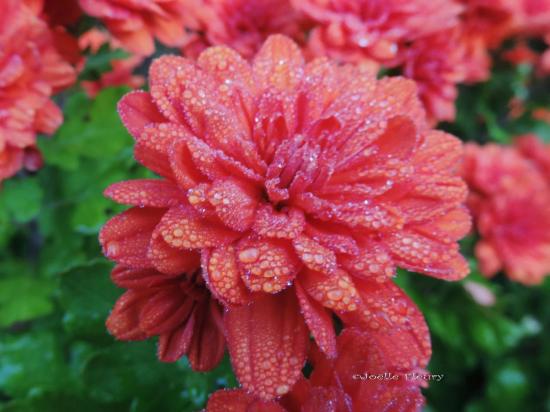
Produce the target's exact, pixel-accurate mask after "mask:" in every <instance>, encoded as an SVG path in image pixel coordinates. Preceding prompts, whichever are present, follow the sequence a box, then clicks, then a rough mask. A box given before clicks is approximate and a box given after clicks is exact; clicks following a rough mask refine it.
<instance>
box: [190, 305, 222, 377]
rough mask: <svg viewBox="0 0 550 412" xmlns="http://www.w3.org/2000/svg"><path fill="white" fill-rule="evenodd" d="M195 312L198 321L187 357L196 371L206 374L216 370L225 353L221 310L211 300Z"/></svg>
mask: <svg viewBox="0 0 550 412" xmlns="http://www.w3.org/2000/svg"><path fill="white" fill-rule="evenodd" d="M195 311H196V316H197V319H196V321H195V322H196V324H195V330H194V332H193V337H192V339H191V346H190V347H189V352H188V353H187V357H188V358H189V363H190V364H191V368H192V369H193V370H194V371H197V372H205V371H209V370H211V369H213V368H215V367H216V366H217V365H218V363H220V362H221V360H222V358H223V355H224V353H225V337H224V334H223V321H222V316H221V308H220V306H219V305H218V304H217V303H216V302H215V301H214V300H213V299H209V300H207V301H203V302H202V303H201V304H200V306H198V307H197V308H196V309H195Z"/></svg>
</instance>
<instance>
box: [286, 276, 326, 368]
mask: <svg viewBox="0 0 550 412" xmlns="http://www.w3.org/2000/svg"><path fill="white" fill-rule="evenodd" d="M294 286H295V288H296V296H297V297H298V302H299V303H300V310H301V312H302V314H303V315H304V319H305V321H306V324H307V326H308V328H309V330H310V332H311V334H312V335H313V338H314V339H315V342H316V343H317V345H318V346H319V348H320V349H321V351H323V353H324V354H325V355H326V356H327V357H328V358H335V357H336V333H335V331H334V325H333V323H332V317H331V314H330V313H329V312H327V310H326V309H325V308H324V307H322V306H321V305H320V304H319V303H317V302H316V301H314V300H311V298H310V297H309V296H308V295H307V293H306V292H305V291H304V289H303V288H302V286H300V283H299V282H296V283H295V284H294Z"/></svg>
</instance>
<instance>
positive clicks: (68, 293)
mask: <svg viewBox="0 0 550 412" xmlns="http://www.w3.org/2000/svg"><path fill="white" fill-rule="evenodd" d="M110 268H111V266H110V265H109V264H106V263H97V264H91V265H89V266H84V267H81V268H77V269H75V270H72V271H70V272H68V273H66V274H64V275H63V278H62V280H61V288H60V303H61V306H62V307H63V309H64V312H65V313H64V315H63V325H64V327H65V329H66V330H67V332H68V333H69V334H71V335H76V336H79V337H88V338H90V337H103V338H107V339H110V338H109V337H108V336H107V332H106V329H105V319H106V318H107V316H108V314H109V311H110V310H111V308H112V307H113V305H114V303H115V301H116V299H117V297H118V296H119V295H120V294H121V292H122V291H120V290H119V289H117V288H116V287H115V286H114V285H113V284H112V282H111V280H110V278H109V273H110Z"/></svg>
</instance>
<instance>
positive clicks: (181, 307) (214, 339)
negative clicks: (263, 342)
mask: <svg viewBox="0 0 550 412" xmlns="http://www.w3.org/2000/svg"><path fill="white" fill-rule="evenodd" d="M189 264H190V265H189V269H188V270H187V271H186V273H182V274H181V275H175V276H174V275H167V274H163V273H160V272H158V271H156V270H155V269H152V268H147V269H146V268H144V269H131V268H129V267H125V266H117V267H115V269H114V270H113V272H112V275H111V277H112V279H113V282H114V283H115V284H116V285H117V286H120V287H121V288H126V289H128V290H127V291H126V292H125V293H124V294H123V295H122V296H121V297H120V298H119V299H118V301H117V303H116V305H115V307H114V309H113V311H112V312H111V314H110V315H109V318H108V319H107V328H108V329H109V332H110V333H111V334H113V335H114V336H115V337H116V338H117V339H121V340H143V339H147V338H149V337H151V336H159V342H158V357H159V359H160V360H162V361H164V362H175V361H176V360H178V359H179V358H181V357H182V356H184V355H186V356H187V357H188V359H189V363H190V364H191V367H192V368H193V369H194V370H196V371H207V370H210V369H212V368H214V367H215V366H216V365H217V364H218V363H219V362H220V360H221V359H222V357H223V354H224V351H225V339H224V336H223V330H222V310H221V306H220V305H219V304H218V303H217V302H216V301H215V300H214V299H213V298H212V297H211V295H210V292H209V291H208V289H207V288H206V286H205V285H204V280H203V278H202V276H201V274H200V265H199V259H198V256H197V259H196V261H195V263H194V264H193V262H192V261H191V260H190V261H189Z"/></svg>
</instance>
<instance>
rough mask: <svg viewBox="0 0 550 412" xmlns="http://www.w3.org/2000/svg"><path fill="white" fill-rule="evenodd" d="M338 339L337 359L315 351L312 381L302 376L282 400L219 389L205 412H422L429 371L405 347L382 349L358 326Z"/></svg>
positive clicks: (311, 357) (312, 362) (386, 347)
mask: <svg viewBox="0 0 550 412" xmlns="http://www.w3.org/2000/svg"><path fill="white" fill-rule="evenodd" d="M337 340H338V353H339V356H338V358H336V359H334V360H332V359H327V358H326V357H325V356H324V355H323V354H322V353H320V352H319V351H318V350H314V351H312V354H311V356H310V359H309V360H310V362H311V365H312V366H313V372H312V373H311V375H310V377H309V379H306V378H304V377H302V378H301V379H300V381H299V382H298V383H297V384H296V385H295V386H294V388H293V389H292V391H291V392H290V393H289V394H287V395H285V396H284V397H283V398H282V399H280V400H279V401H269V402H263V401H260V400H258V399H256V398H254V396H252V395H250V394H248V393H246V392H245V391H244V390H242V389H230V390H219V391H217V392H215V393H213V394H212V395H211V396H210V398H209V400H208V405H207V407H206V411H207V412H225V411H241V410H262V411H264V410H265V411H273V412H283V411H288V412H303V411H349V412H351V411H355V412H367V411H386V410H392V411H403V412H405V411H408V412H413V411H420V410H421V408H422V405H423V404H424V398H423V396H422V394H421V392H420V386H427V381H426V380H424V379H422V378H421V377H424V376H426V374H427V372H425V371H423V370H421V369H418V370H411V366H410V365H411V363H410V362H409V361H408V360H407V358H406V357H403V353H401V351H402V350H403V348H402V347H399V345H398V344H396V346H394V347H393V348H392V349H391V350H389V351H388V350H387V349H388V346H387V345H386V344H384V345H382V346H381V345H380V342H379V341H378V340H377V336H376V333H365V332H364V331H362V330H360V329H356V328H348V329H344V331H343V332H342V333H341V334H340V335H339V336H338V338H337ZM314 349H316V348H314ZM405 352H406V351H405ZM406 356H408V354H407V355H406ZM247 408H248V409H247ZM254 408H257V409H254Z"/></svg>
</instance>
